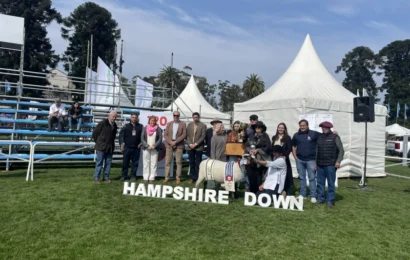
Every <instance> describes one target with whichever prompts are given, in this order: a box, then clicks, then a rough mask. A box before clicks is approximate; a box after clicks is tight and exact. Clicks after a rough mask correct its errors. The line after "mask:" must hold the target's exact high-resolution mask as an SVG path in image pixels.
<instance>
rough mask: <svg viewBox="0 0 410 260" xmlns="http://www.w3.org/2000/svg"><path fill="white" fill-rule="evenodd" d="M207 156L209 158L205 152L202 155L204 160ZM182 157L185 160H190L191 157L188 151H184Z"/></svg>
mask: <svg viewBox="0 0 410 260" xmlns="http://www.w3.org/2000/svg"><path fill="white" fill-rule="evenodd" d="M206 158H208V157H207V156H206V155H205V154H203V155H202V160H205V159H206ZM182 159H184V160H188V159H189V155H188V154H187V153H184V154H183V155H182Z"/></svg>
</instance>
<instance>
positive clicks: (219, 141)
mask: <svg viewBox="0 0 410 260" xmlns="http://www.w3.org/2000/svg"><path fill="white" fill-rule="evenodd" d="M226 141H227V136H226V134H225V128H224V126H223V124H222V123H217V124H215V134H214V136H213V137H212V141H211V159H213V160H218V161H223V162H226Z"/></svg>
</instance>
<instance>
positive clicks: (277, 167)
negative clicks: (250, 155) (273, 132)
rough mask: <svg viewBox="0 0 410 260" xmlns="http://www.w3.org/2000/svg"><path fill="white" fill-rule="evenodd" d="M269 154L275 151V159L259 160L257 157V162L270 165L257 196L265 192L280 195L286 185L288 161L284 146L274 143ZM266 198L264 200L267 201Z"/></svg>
mask: <svg viewBox="0 0 410 260" xmlns="http://www.w3.org/2000/svg"><path fill="white" fill-rule="evenodd" d="M268 153H269V154H271V153H273V160H268V161H265V160H259V159H256V160H255V161H256V163H258V164H260V165H262V166H266V167H268V171H267V174H266V179H265V182H264V183H263V184H262V185H260V186H259V191H258V193H257V194H256V196H258V197H259V196H260V195H261V194H263V193H265V194H268V195H270V196H271V195H279V194H281V193H282V191H283V188H284V186H285V179H286V168H287V166H286V162H285V159H284V158H283V156H282V155H283V148H282V146H280V145H274V146H273V147H272V148H270V149H269V151H268ZM265 200H266V199H264V200H262V202H263V203H266V201H265Z"/></svg>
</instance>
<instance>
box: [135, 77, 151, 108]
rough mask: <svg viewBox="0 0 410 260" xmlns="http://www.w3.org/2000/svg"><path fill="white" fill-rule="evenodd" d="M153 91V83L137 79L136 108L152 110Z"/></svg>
mask: <svg viewBox="0 0 410 260" xmlns="http://www.w3.org/2000/svg"><path fill="white" fill-rule="evenodd" d="M153 91H154V86H153V85H152V84H151V83H148V82H145V81H143V80H142V79H140V78H137V85H136V86H135V106H136V107H147V108H150V107H151V104H152V92H153Z"/></svg>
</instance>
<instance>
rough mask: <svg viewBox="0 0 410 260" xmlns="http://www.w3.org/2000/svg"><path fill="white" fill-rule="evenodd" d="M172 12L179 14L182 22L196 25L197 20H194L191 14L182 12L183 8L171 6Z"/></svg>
mask: <svg viewBox="0 0 410 260" xmlns="http://www.w3.org/2000/svg"><path fill="white" fill-rule="evenodd" d="M169 7H170V8H171V9H172V10H174V11H175V12H177V14H178V15H179V16H178V18H179V19H180V20H181V21H184V22H187V23H191V24H195V19H194V18H192V17H191V16H190V15H189V14H187V13H186V12H185V11H184V10H182V9H181V8H179V7H177V6H173V5H172V6H169Z"/></svg>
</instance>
